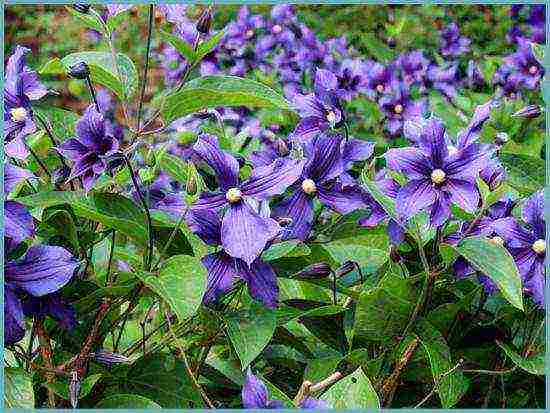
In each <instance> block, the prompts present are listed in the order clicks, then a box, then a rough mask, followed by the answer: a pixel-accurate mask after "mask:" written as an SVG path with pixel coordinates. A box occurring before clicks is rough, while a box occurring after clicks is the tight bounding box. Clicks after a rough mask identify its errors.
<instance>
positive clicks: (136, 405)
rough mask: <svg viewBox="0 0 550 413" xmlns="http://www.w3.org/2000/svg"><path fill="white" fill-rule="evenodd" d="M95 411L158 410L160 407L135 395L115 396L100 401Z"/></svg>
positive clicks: (145, 398)
mask: <svg viewBox="0 0 550 413" xmlns="http://www.w3.org/2000/svg"><path fill="white" fill-rule="evenodd" d="M94 408H95V409H160V408H161V406H160V405H159V404H157V403H155V402H154V401H152V400H149V399H148V398H147V397H143V396H139V395H137V394H115V395H114V396H109V397H107V398H105V399H103V400H101V401H100V402H99V403H98V404H96V405H95V406H94Z"/></svg>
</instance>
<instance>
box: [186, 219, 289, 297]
mask: <svg viewBox="0 0 550 413" xmlns="http://www.w3.org/2000/svg"><path fill="white" fill-rule="evenodd" d="M186 221H187V224H188V225H189V228H190V229H191V230H192V231H193V232H195V233H196V234H197V235H198V236H199V237H200V238H201V239H202V240H203V241H204V242H206V243H207V244H209V245H213V246H218V245H221V244H222V240H221V229H222V221H221V219H220V217H219V216H218V214H217V213H216V212H213V211H210V210H201V211H193V210H190V211H189V213H188V214H187V216H186ZM202 263H203V264H204V266H205V267H206V269H207V270H208V280H207V287H206V292H205V294H204V296H203V303H204V304H206V305H209V304H212V303H213V302H215V301H216V300H217V299H218V298H219V297H220V296H222V295H223V294H225V293H227V292H228V291H230V290H231V289H232V288H233V285H234V282H235V280H237V279H239V278H240V279H242V280H243V281H244V282H245V283H246V284H247V286H248V292H249V293H250V296H251V297H252V298H254V299H256V300H258V301H260V302H262V303H263V304H264V306H266V307H267V308H276V307H277V303H278V299H279V287H278V285H277V277H276V275H275V272H274V271H273V268H272V267H271V266H270V265H269V264H267V263H265V262H264V261H262V259H261V258H256V259H255V260H254V261H253V262H252V263H251V264H247V263H245V262H244V261H243V260H241V259H239V258H233V257H231V256H230V255H228V254H227V253H226V252H225V251H224V250H220V251H218V252H215V253H212V254H208V255H206V256H205V257H204V258H203V259H202Z"/></svg>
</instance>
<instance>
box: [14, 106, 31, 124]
mask: <svg viewBox="0 0 550 413" xmlns="http://www.w3.org/2000/svg"><path fill="white" fill-rule="evenodd" d="M10 115H11V120H13V121H14V122H23V121H24V120H25V119H27V110H26V109H25V108H15V109H12V110H10Z"/></svg>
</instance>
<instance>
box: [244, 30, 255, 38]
mask: <svg viewBox="0 0 550 413" xmlns="http://www.w3.org/2000/svg"><path fill="white" fill-rule="evenodd" d="M244 35H245V36H246V38H247V39H250V38H251V37H252V36H254V30H252V29H248V30H247V31H246V33H245V34H244Z"/></svg>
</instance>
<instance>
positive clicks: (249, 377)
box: [242, 367, 329, 409]
mask: <svg viewBox="0 0 550 413" xmlns="http://www.w3.org/2000/svg"><path fill="white" fill-rule="evenodd" d="M242 400H243V407H244V408H245V409H283V408H285V405H284V403H283V402H282V401H281V400H277V399H271V400H270V399H269V393H268V391H267V387H266V385H265V384H264V382H263V381H262V380H260V379H259V378H258V377H257V376H255V375H254V374H252V371H251V370H250V367H249V368H248V370H247V372H246V378H245V381H244V385H243V390H242ZM298 407H299V408H300V409H328V408H329V406H328V403H327V402H325V401H324V400H318V399H315V398H313V397H307V398H306V399H304V400H303V401H302V403H300V406H298Z"/></svg>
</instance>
